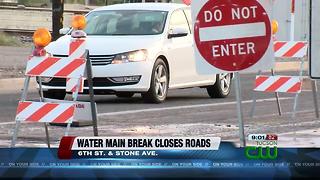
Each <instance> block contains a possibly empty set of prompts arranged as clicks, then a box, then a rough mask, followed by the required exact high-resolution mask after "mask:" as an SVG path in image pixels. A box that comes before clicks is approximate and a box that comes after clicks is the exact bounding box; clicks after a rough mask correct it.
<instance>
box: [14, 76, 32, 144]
mask: <svg viewBox="0 0 320 180" xmlns="http://www.w3.org/2000/svg"><path fill="white" fill-rule="evenodd" d="M29 83H30V77H29V76H27V77H26V79H25V80H24V85H23V90H22V94H21V99H20V101H24V100H26V98H27V95H28V89H29ZM20 123H21V122H20V121H16V124H15V128H14V130H13V135H12V141H11V147H15V145H16V140H17V136H18V131H19V128H20Z"/></svg>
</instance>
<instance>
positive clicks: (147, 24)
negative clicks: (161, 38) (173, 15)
mask: <svg viewBox="0 0 320 180" xmlns="http://www.w3.org/2000/svg"><path fill="white" fill-rule="evenodd" d="M167 13H168V12H165V11H149V10H107V11H94V12H92V13H90V14H89V15H88V16H87V26H86V28H85V32H86V33H87V34H88V35H107V36H108V35H109V36H112V35H114V36H121V35H122V36H125V35H156V34H161V33H162V32H163V29H164V25H165V21H166V17H167Z"/></svg>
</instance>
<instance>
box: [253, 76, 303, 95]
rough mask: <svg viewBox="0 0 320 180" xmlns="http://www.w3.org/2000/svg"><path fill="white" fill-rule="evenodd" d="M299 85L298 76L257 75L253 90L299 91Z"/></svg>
mask: <svg viewBox="0 0 320 180" xmlns="http://www.w3.org/2000/svg"><path fill="white" fill-rule="evenodd" d="M301 87H302V81H301V79H300V77H299V76H257V77H256V80H255V87H254V91H262V92H283V93H300V92H301Z"/></svg>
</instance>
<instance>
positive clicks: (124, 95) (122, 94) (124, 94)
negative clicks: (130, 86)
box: [116, 92, 134, 98]
mask: <svg viewBox="0 0 320 180" xmlns="http://www.w3.org/2000/svg"><path fill="white" fill-rule="evenodd" d="M133 95H134V93H133V92H116V96H117V97H119V98H131V97H132V96H133Z"/></svg>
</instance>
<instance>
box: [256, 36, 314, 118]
mask: <svg viewBox="0 0 320 180" xmlns="http://www.w3.org/2000/svg"><path fill="white" fill-rule="evenodd" d="M274 51H275V57H276V58H282V59H285V60H287V61H288V60H290V59H298V60H300V62H299V63H300V71H299V75H298V76H279V75H278V76H276V75H274V71H272V76H261V75H259V74H260V73H261V72H259V74H258V75H257V77H256V79H255V86H254V89H253V90H254V91H260V92H274V93H280V92H281V93H294V94H295V99H294V106H293V113H292V118H295V116H296V110H297V103H298V97H299V94H300V93H301V91H302V90H303V80H305V79H306V78H307V77H305V76H303V68H304V63H305V59H306V58H307V53H308V44H307V42H304V41H276V42H274ZM311 85H312V91H313V96H314V98H313V99H314V106H315V114H316V117H317V118H318V117H319V111H318V102H317V94H316V91H317V89H316V82H315V81H313V80H311ZM276 95H278V94H276ZM255 105H256V95H255V93H254V95H253V104H252V109H251V112H250V116H251V117H253V114H254V110H255ZM278 107H279V112H281V107H280V102H279V103H278ZM280 115H281V114H280Z"/></svg>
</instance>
